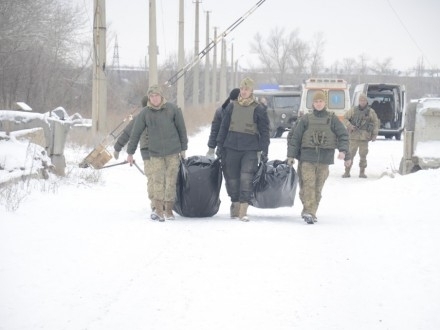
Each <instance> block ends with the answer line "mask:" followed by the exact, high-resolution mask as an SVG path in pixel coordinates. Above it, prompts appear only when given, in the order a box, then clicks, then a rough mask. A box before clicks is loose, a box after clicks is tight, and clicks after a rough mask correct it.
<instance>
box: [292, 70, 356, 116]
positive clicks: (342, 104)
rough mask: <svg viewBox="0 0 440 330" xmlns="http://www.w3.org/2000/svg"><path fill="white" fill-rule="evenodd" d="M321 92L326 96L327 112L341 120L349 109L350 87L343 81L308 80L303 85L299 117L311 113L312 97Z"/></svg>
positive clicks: (327, 79)
mask: <svg viewBox="0 0 440 330" xmlns="http://www.w3.org/2000/svg"><path fill="white" fill-rule="evenodd" d="M318 90H321V91H323V92H324V94H325V96H326V98H327V99H326V104H327V110H329V111H331V112H334V113H335V114H336V115H337V116H338V118H339V119H342V117H343V116H344V114H345V112H346V111H347V110H349V109H350V85H349V84H348V83H347V82H346V81H345V80H344V79H330V78H310V79H307V80H306V81H305V83H304V84H303V92H302V96H301V105H300V115H303V114H305V113H308V112H310V111H312V105H313V95H314V94H315V92H316V91H318Z"/></svg>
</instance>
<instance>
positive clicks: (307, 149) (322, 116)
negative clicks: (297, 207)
mask: <svg viewBox="0 0 440 330" xmlns="http://www.w3.org/2000/svg"><path fill="white" fill-rule="evenodd" d="M325 100H326V97H325V94H324V92H323V91H320V90H318V91H316V92H315V94H314V95H313V112H311V113H308V114H305V115H303V116H302V117H301V118H300V119H299V120H298V123H297V124H296V126H295V129H294V130H293V132H292V134H289V136H288V140H287V163H288V164H289V165H290V166H293V164H294V163H295V158H296V159H298V160H299V164H298V177H299V189H300V190H299V197H300V199H301V202H302V204H303V210H302V212H301V217H302V218H303V219H304V221H306V222H307V223H308V224H313V223H314V222H316V221H317V217H316V212H317V210H318V206H319V202H320V201H321V197H322V194H321V193H322V188H323V187H324V183H325V181H326V180H327V177H328V175H329V165H330V164H333V163H334V155H335V149H338V150H339V154H338V159H341V160H342V159H343V160H345V166H349V165H350V163H351V160H350V154H349V150H348V149H349V146H348V133H347V129H346V128H345V126H344V124H342V122H341V121H340V120H339V119H338V117H336V115H335V114H334V113H331V112H329V111H327V109H326V101H325Z"/></svg>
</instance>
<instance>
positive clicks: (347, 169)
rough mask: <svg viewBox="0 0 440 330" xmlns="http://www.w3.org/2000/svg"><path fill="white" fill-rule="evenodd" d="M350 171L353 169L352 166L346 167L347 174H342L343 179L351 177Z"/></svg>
mask: <svg viewBox="0 0 440 330" xmlns="http://www.w3.org/2000/svg"><path fill="white" fill-rule="evenodd" d="M350 169H351V166H345V172H344V174H342V177H343V178H349V177H350Z"/></svg>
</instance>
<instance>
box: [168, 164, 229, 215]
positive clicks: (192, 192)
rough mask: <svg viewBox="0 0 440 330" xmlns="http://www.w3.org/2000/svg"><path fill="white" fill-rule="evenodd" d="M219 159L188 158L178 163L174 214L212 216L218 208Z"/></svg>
mask: <svg viewBox="0 0 440 330" xmlns="http://www.w3.org/2000/svg"><path fill="white" fill-rule="evenodd" d="M222 179H223V177H222V171H221V167H220V160H219V159H215V160H214V159H211V158H208V157H206V156H191V157H188V158H186V159H184V160H183V161H181V162H180V168H179V174H178V176H177V186H176V190H177V191H176V201H175V203H174V207H173V209H174V211H176V212H177V213H178V214H179V215H181V216H183V217H211V216H213V215H215V214H216V213H217V212H218V210H219V208H220V189H221V186H222Z"/></svg>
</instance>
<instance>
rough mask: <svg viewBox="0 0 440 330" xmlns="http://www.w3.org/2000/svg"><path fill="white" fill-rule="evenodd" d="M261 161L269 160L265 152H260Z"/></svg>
mask: <svg viewBox="0 0 440 330" xmlns="http://www.w3.org/2000/svg"><path fill="white" fill-rule="evenodd" d="M260 160H261V162H262V163H267V161H268V160H269V158H268V157H267V154H266V153H265V152H262V153H261V158H260Z"/></svg>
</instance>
